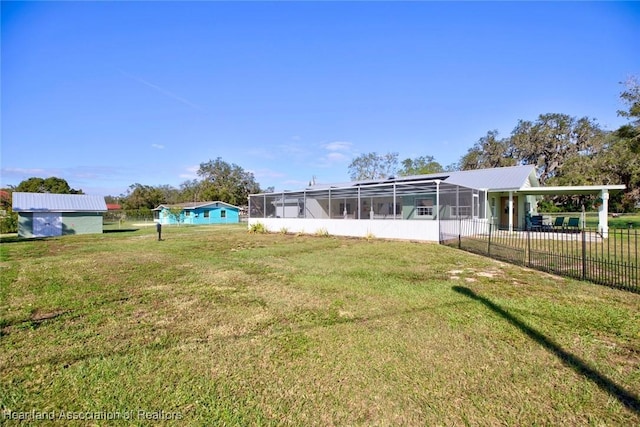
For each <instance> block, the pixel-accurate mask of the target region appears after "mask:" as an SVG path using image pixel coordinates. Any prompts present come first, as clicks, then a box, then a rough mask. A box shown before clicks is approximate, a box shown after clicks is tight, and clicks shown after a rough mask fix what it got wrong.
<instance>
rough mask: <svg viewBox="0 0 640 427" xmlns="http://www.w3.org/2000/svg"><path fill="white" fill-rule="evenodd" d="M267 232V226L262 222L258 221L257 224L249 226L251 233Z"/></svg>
mask: <svg viewBox="0 0 640 427" xmlns="http://www.w3.org/2000/svg"><path fill="white" fill-rule="evenodd" d="M266 232H267V227H265V226H264V224H263V223H261V222H256V223H255V224H251V225H250V226H249V233H258V234H264V233H266Z"/></svg>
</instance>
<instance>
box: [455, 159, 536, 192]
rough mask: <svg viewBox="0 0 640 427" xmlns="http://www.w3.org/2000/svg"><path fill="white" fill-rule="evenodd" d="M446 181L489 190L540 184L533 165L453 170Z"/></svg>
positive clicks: (521, 187)
mask: <svg viewBox="0 0 640 427" xmlns="http://www.w3.org/2000/svg"><path fill="white" fill-rule="evenodd" d="M445 182H448V183H449V184H456V185H461V186H463V187H468V188H475V189H486V190H489V191H508V190H520V189H523V188H529V187H532V186H533V187H539V186H540V183H539V182H538V178H537V177H536V168H535V166H533V165H525V166H508V167H502V168H489V169H474V170H467V171H456V172H451V175H449V177H448V178H447V179H446V180H445Z"/></svg>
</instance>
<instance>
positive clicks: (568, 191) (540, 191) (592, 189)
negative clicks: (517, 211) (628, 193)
mask: <svg viewBox="0 0 640 427" xmlns="http://www.w3.org/2000/svg"><path fill="white" fill-rule="evenodd" d="M625 188H626V187H625V186H624V185H567V186H558V187H531V188H524V189H520V190H517V191H515V193H518V194H526V195H532V196H547V195H569V196H575V195H578V194H600V193H602V192H603V191H606V192H609V193H618V192H620V191H622V190H624V189H625Z"/></svg>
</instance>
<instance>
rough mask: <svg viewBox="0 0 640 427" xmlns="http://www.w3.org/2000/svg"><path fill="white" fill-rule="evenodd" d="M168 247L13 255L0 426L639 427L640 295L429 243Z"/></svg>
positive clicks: (144, 235) (194, 236)
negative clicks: (27, 421)
mask: <svg viewBox="0 0 640 427" xmlns="http://www.w3.org/2000/svg"><path fill="white" fill-rule="evenodd" d="M163 238H164V241H162V242H159V241H157V240H156V234H155V229H153V228H140V229H139V230H137V231H130V232H119V233H105V234H102V235H85V236H64V237H61V238H52V239H44V240H36V241H22V240H18V239H8V240H4V241H3V243H2V244H1V245H0V256H1V258H0V262H1V264H0V266H1V268H2V270H1V273H2V274H1V276H0V331H1V335H0V409H2V410H3V411H5V412H2V413H0V415H1V416H2V417H3V418H2V421H1V422H0V424H8V425H12V424H16V425H17V424H18V421H17V420H11V419H9V417H10V415H11V414H13V415H14V416H17V415H16V414H20V413H25V412H30V411H32V410H35V411H36V412H39V413H53V414H54V415H57V416H59V415H60V412H61V411H65V412H66V413H68V412H71V413H72V415H73V414H81V413H82V414H83V413H85V412H98V413H99V414H100V413H102V414H111V415H113V414H115V413H116V412H117V413H118V414H120V415H119V416H120V417H123V416H124V415H125V414H126V415H127V416H130V418H131V420H133V421H135V424H138V425H146V424H150V423H151V421H145V420H143V419H141V418H139V415H145V414H146V415H149V416H151V417H153V416H154V414H155V416H156V417H162V416H164V417H165V418H171V417H173V416H174V415H175V414H178V415H179V416H180V417H181V419H180V420H164V421H163V423H165V424H174V425H185V424H186V425H242V426H244V425H323V426H324V425H367V426H369V425H434V424H436V425H461V424H472V425H487V424H490V425H493V424H506V425H524V424H528V425H531V424H542V425H549V424H564V425H566V424H573V425H575V424H578V425H583V424H594V425H638V424H639V423H640V407H639V404H638V392H639V389H640V386H639V384H640V295H636V294H630V293H626V292H621V291H616V290H612V289H608V288H605V287H600V286H596V285H590V284H586V283H582V282H577V281H573V280H567V279H561V278H558V277H556V276H551V275H547V274H541V273H538V272H534V271H531V270H526V269H522V268H519V267H516V266H512V265H507V264H503V263H499V262H495V261H492V260H489V259H486V258H482V257H479V256H475V255H472V254H468V253H464V252H461V251H457V250H455V249H451V248H447V247H443V246H438V245H434V244H421V243H410V242H392V241H382V240H378V239H348V238H335V237H331V236H328V237H327V236H323V237H319V236H313V235H308V236H302V235H292V234H285V233H274V234H259V233H257V234H256V233H248V232H247V228H246V225H236V226H206V227H165V228H164V229H163ZM138 411H146V412H141V413H139V412H138ZM78 423H79V424H81V425H93V424H94V422H84V421H79V422H78ZM42 424H43V425H47V424H52V422H49V421H46V420H45V421H44V422H42ZM95 424H97V425H104V424H105V422H104V421H97V422H95Z"/></svg>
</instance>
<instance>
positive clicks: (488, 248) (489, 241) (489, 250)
mask: <svg viewBox="0 0 640 427" xmlns="http://www.w3.org/2000/svg"><path fill="white" fill-rule="evenodd" d="M492 227H493V218H491V222H490V223H489V239H488V241H487V256H491V228H492Z"/></svg>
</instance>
